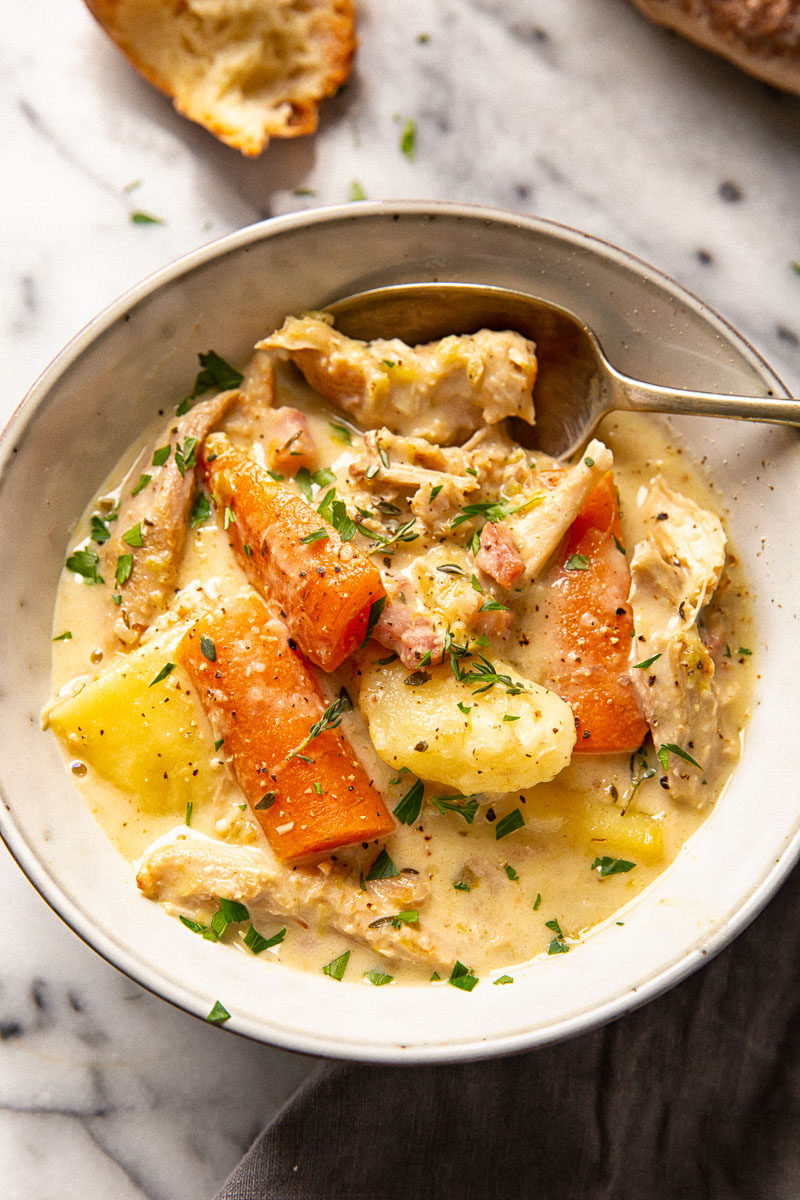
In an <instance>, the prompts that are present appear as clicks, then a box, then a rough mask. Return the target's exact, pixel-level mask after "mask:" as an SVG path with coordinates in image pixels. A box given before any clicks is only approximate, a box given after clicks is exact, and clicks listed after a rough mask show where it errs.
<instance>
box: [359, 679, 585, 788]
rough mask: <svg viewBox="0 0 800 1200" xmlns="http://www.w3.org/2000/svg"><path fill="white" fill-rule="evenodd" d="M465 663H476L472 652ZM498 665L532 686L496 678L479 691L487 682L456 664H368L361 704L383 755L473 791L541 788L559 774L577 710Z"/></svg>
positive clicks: (418, 772)
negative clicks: (457, 672)
mask: <svg viewBox="0 0 800 1200" xmlns="http://www.w3.org/2000/svg"><path fill="white" fill-rule="evenodd" d="M461 662H462V665H463V670H464V671H465V672H469V671H471V670H472V660H471V659H463V660H461ZM494 667H495V670H496V671H497V673H498V674H502V675H508V676H510V677H511V679H512V680H513V681H514V683H515V684H517V683H519V684H522V685H523V687H524V689H525V690H524V691H522V692H520V693H519V695H509V694H508V689H507V687H506V686H505V685H504V684H503V683H496V684H495V685H494V686H493V687H491V688H489V690H487V691H484V692H481V693H480V694H478V695H475V694H474V693H475V691H476V689H477V688H478V687H480V686H482V685H481V684H479V683H474V682H473V683H470V682H467V680H466V679H464V680H457V679H456V678H455V677H454V675H453V673H452V671H451V669H450V666H449V664H445V665H443V666H441V667H429V668H426V669H425V670H423V671H415V672H414V673H413V674H411V675H409V673H408V671H406V669H405V667H404V666H403V665H402V663H398V662H394V663H390V664H388V665H386V666H380V665H379V664H378V663H373V664H372V665H371V666H369V667H367V668H366V671H365V675H364V682H363V684H362V687H361V695H360V705H361V711H362V712H363V713H364V716H365V717H366V719H367V722H368V724H369V732H370V737H371V738H372V742H373V745H374V746H375V749H376V750H377V752H378V754H379V755H380V756H381V758H382V759H383V760H384V761H385V762H388V763H389V764H390V765H391V766H393V767H407V768H408V769H409V770H411V771H413V772H414V774H415V775H420V776H422V778H424V779H431V780H435V781H436V782H437V783H444V784H448V785H449V786H450V787H454V788H457V789H458V790H459V791H460V792H463V793H466V794H469V793H474V792H505V791H510V790H512V789H517V788H528V787H533V786H534V785H535V784H537V783H544V782H546V781H547V780H548V779H552V778H553V777H554V776H555V775H557V774H558V773H559V771H561V770H562V769H563V768H564V767H565V766H566V765H567V763H568V762H569V760H570V755H571V753H572V747H573V746H574V744H575V722H574V720H573V717H572V710H571V709H570V708H569V706H568V705H567V704H565V703H564V701H563V700H561V699H560V698H559V697H558V696H556V694H555V693H554V692H548V691H547V690H546V689H545V688H543V687H541V686H540V685H539V684H536V683H532V682H531V681H530V680H527V679H523V678H522V677H521V676H520V675H519V673H518V672H517V671H515V669H514V668H513V667H510V666H509V665H508V664H507V663H504V662H501V661H499V660H496V661H495V663H494ZM459 704H462V705H463V708H461V709H460V708H459V707H458V705H459ZM504 718H510V719H507V720H504Z"/></svg>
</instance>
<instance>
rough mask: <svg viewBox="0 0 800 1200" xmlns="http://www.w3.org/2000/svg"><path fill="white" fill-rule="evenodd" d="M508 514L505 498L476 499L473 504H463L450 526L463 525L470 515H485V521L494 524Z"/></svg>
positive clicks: (453, 527) (455, 527) (454, 527)
mask: <svg viewBox="0 0 800 1200" xmlns="http://www.w3.org/2000/svg"><path fill="white" fill-rule="evenodd" d="M508 514H509V509H508V503H507V501H505V500H502V499H501V500H478V501H476V503H474V504H465V505H464V506H463V507H462V509H461V512H460V513H458V514H457V515H456V516H455V517H453V519H452V521H451V522H450V528H451V529H457V528H458V526H459V525H463V524H464V522H465V521H469V520H470V519H471V518H472V517H485V518H486V520H487V521H489V522H490V523H492V524H494V523H495V522H497V521H502V520H504V518H505V517H507V516H508Z"/></svg>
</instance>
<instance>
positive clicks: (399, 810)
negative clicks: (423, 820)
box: [392, 779, 425, 825]
mask: <svg viewBox="0 0 800 1200" xmlns="http://www.w3.org/2000/svg"><path fill="white" fill-rule="evenodd" d="M424 791H425V785H424V784H423V782H422V780H421V779H417V780H416V781H415V782H414V783H412V785H411V787H410V788H409V789H408V791H407V792H406V794H405V796H403V798H402V799H401V800H400V801H399V803H398V804H397V805H396V806H395V807H394V808H393V809H392V812H393V813H394V815H395V816H396V817H397V819H398V821H399V822H400V824H401V825H413V824H414V822H415V821H416V820H418V818H419V814H420V811H421V809H422V797H423V793H424Z"/></svg>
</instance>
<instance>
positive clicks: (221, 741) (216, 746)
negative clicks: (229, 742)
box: [214, 738, 225, 754]
mask: <svg viewBox="0 0 800 1200" xmlns="http://www.w3.org/2000/svg"><path fill="white" fill-rule="evenodd" d="M224 744H225V738H217V740H216V741H215V742H214V753H215V754H217V753H219V751H220V750H221V749H222V747H223V745H224Z"/></svg>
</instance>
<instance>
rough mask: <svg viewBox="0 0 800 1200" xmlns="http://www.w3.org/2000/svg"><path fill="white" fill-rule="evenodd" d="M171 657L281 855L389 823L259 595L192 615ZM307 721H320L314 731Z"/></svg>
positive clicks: (387, 827) (288, 858) (373, 834)
mask: <svg viewBox="0 0 800 1200" xmlns="http://www.w3.org/2000/svg"><path fill="white" fill-rule="evenodd" d="M177 657H178V659H179V661H180V662H181V663H182V665H183V666H184V667H185V668H186V670H187V671H188V673H189V676H190V678H191V681H192V684H193V685H194V687H195V690H196V691H197V694H198V696H199V698H200V701H201V703H202V705H203V709H204V710H205V713H206V715H207V716H208V718H209V720H210V722H211V725H212V728H213V729H214V735H215V737H217V738H221V739H222V744H223V746H224V753H225V755H226V757H227V758H228V759H229V760H230V762H231V764H232V766H233V771H234V774H235V775H236V779H237V781H238V783H239V786H240V787H241V789H242V791H243V792H244V795H245V797H246V798H247V800H248V802H249V803H250V805H251V807H252V809H253V812H254V814H255V816H256V818H257V820H258V821H259V823H260V824H261V827H262V829H263V830H264V833H265V834H266V836H267V840H268V841H269V843H270V845H271V846H272V848H273V850H274V851H275V853H276V855H277V856H278V857H279V858H280V859H283V860H284V861H285V862H296V861H299V860H301V859H304V858H308V857H309V856H310V855H313V854H323V853H327V852H330V851H331V850H334V849H336V848H337V847H341V846H350V845H353V844H354V843H357V842H369V841H372V840H373V839H374V838H381V837H386V836H387V834H389V833H391V832H392V830H393V829H394V822H393V820H392V817H391V815H390V813H389V812H388V810H387V808H386V806H385V804H384V803H383V800H382V798H381V796H380V793H379V792H378V791H377V790H376V789H375V788H374V787H373V786H372V783H371V782H370V780H369V778H368V776H367V774H366V772H365V770H364V768H363V766H362V765H361V763H360V762H359V760H358V758H357V757H356V755H355V753H354V752H353V749H352V747H351V746H350V743H349V742H348V741H347V739H346V738H345V737H344V735H343V734H342V732H341V729H340V728H339V727H338V725H335V724H333V725H332V724H331V714H332V710H331V708H330V707H326V703H325V699H324V697H323V695H322V692H321V691H320V688H319V685H318V684H317V681H316V679H315V678H314V676H313V674H312V673H311V670H310V668H309V667H308V665H307V663H306V662H305V660H304V659H303V656H302V655H301V654H300V652H299V651H298V650H297V649H295V647H294V644H293V641H292V639H291V638H290V637H289V633H288V631H287V629H286V628H285V626H284V625H283V624H282V623H281V622H280V621H278V620H276V619H275V618H272V617H271V616H270V614H269V612H268V611H267V608H266V606H265V605H264V603H263V601H262V600H260V599H259V598H258V597H257V596H250V597H245V598H242V599H238V600H235V601H233V602H232V603H230V604H226V605H225V607H224V608H221V609H220V610H219V611H218V612H214V613H206V614H205V615H204V616H202V617H200V618H199V620H197V621H196V622H195V624H194V625H193V626H192V627H191V629H190V630H189V631H188V633H186V635H185V636H184V638H183V640H182V641H181V643H180V645H179V646H178V649H177ZM340 708H341V706H340ZM326 713H327V714H329V716H328V720H327V721H326V719H325V716H326ZM332 716H333V720H334V721H335V716H336V710H335V709H334V710H333V714H332ZM315 726H317V727H320V726H322V729H321V732H319V733H318V734H317V736H313V734H314V727H315Z"/></svg>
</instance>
